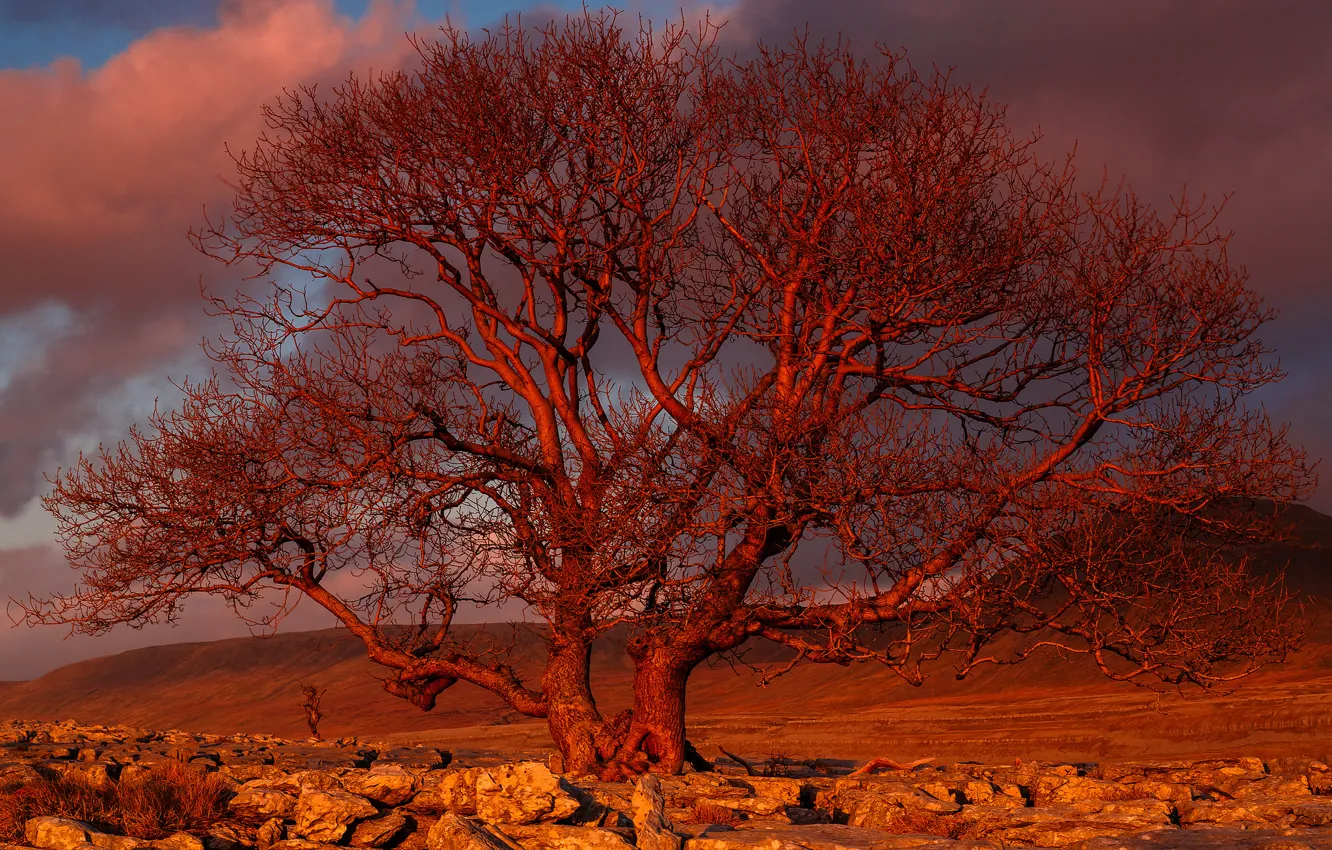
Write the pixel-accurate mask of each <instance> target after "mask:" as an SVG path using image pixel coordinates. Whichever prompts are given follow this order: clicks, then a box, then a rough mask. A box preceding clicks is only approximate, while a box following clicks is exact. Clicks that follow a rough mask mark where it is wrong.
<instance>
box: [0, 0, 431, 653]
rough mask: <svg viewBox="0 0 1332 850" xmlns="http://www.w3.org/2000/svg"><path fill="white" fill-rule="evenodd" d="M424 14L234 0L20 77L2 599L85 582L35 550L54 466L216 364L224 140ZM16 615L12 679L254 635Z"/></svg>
mask: <svg viewBox="0 0 1332 850" xmlns="http://www.w3.org/2000/svg"><path fill="white" fill-rule="evenodd" d="M410 15H411V9H410V6H409V4H406V3H392V2H378V3H376V4H374V5H373V6H372V7H371V9H370V11H369V12H368V13H367V14H366V15H365V16H364V17H363V18H362V19H361V20H359V21H353V20H351V19H349V18H346V17H343V16H341V15H339V14H337V12H336V11H335V9H334V7H333V3H332V2H331V0H284V2H275V0H241V2H229V3H225V4H223V7H222V11H221V12H220V14H219V19H218V22H217V24H216V25H215V26H212V27H207V28H197V27H173V28H165V29H159V30H156V31H154V32H151V33H149V34H148V35H146V36H145V37H143V38H141V39H139V40H137V41H135V42H134V43H133V44H131V46H130V47H129V48H128V49H127V50H126V51H124V52H123V53H121V54H119V55H117V56H115V57H113V58H112V59H111V60H109V61H108V62H107V63H106V64H105V65H103V66H101V67H99V68H97V69H95V70H92V71H84V70H83V69H81V68H80V67H79V66H78V64H77V63H75V62H73V61H70V60H62V61H58V62H56V63H54V64H53V65H51V66H50V67H47V68H42V69H36V70H21V71H20V70H6V71H0V114H4V115H6V116H7V121H6V128H7V132H5V133H3V134H0V198H3V199H4V202H3V204H0V256H3V257H4V272H3V275H0V328H3V327H6V325H5V323H6V322H8V323H9V325H8V326H10V327H15V328H19V329H21V332H20V333H16V334H15V339H18V338H19V337H21V342H22V344H21V345H18V344H15V345H0V378H3V380H0V514H3V515H4V516H6V517H11V518H13V519H12V520H11V521H9V522H8V525H7V529H8V534H9V535H10V537H9V539H8V540H6V539H5V538H4V537H3V536H0V598H7V597H9V596H20V597H21V596H25V595H26V594H27V592H28V591H30V590H32V591H36V592H39V593H43V592H49V591H51V590H55V589H69V588H70V587H71V586H72V584H73V580H74V578H75V576H74V574H73V573H71V572H70V571H69V570H67V569H65V568H64V567H63V564H62V561H61V558H60V557H59V555H58V553H57V551H56V549H55V548H54V546H53V545H37V546H32V545H29V544H31V542H32V538H33V536H34V535H33V534H31V533H29V532H28V530H27V529H26V528H25V527H20V526H19V524H20V523H21V522H23V521H24V520H23V518H30V517H32V516H33V514H34V511H33V505H32V500H33V498H34V497H35V496H36V494H37V493H38V492H40V491H41V489H43V488H44V486H45V485H44V483H43V482H42V479H41V474H42V473H43V472H50V471H53V470H54V468H55V466H56V465H58V464H62V463H63V464H68V462H69V460H70V459H71V458H70V455H71V453H72V451H73V450H74V449H75V448H76V446H78V445H86V444H88V443H90V442H91V443H95V442H96V440H98V439H109V440H114V439H117V438H118V437H120V436H121V435H122V434H123V431H124V428H125V427H126V426H127V425H128V424H129V423H130V422H131V421H134V420H142V419H144V418H146V414H147V412H148V411H149V410H150V409H151V407H152V404H153V396H154V395H155V394H159V393H162V394H164V395H165V398H164V403H167V404H169V403H170V402H171V398H170V390H171V387H170V384H169V383H167V382H166V380H165V375H166V374H167V373H170V374H172V375H174V376H176V377H181V376H182V375H183V374H184V373H187V372H188V373H192V374H196V375H197V374H199V373H200V372H201V371H204V370H205V369H206V367H207V364H206V363H203V362H202V361H201V359H200V357H199V354H198V343H199V340H200V339H201V338H202V337H203V336H204V335H206V334H208V333H209V332H210V328H209V325H208V321H207V319H206V317H205V316H204V313H203V309H202V302H201V301H200V299H199V282H200V279H201V277H202V278H203V279H204V280H206V281H208V282H209V283H210V284H211V285H216V286H217V287H219V288H222V287H226V288H234V287H235V286H236V285H238V284H240V281H239V280H238V279H236V277H234V272H225V275H226V276H223V274H224V272H223V270H221V269H220V268H219V267H218V266H217V264H216V263H213V262H212V261H210V260H207V259H206V258H204V257H202V256H200V255H199V254H197V253H196V252H195V251H194V250H193V249H192V248H191V247H190V245H189V243H188V240H187V237H186V234H187V232H188V230H189V228H190V227H191V226H195V225H198V224H199V223H200V222H201V220H202V216H203V209H204V207H205V205H207V206H208V208H209V209H210V210H215V211H220V210H221V208H222V207H224V206H225V204H226V201H227V199H228V196H229V190H228V189H227V188H226V186H225V185H224V184H223V181H222V177H223V176H224V175H228V174H230V173H231V170H232V169H231V162H230V160H229V158H228V156H227V153H226V150H225V149H224V145H225V144H230V145H232V146H233V149H236V148H243V147H245V146H246V145H248V144H250V143H251V142H252V141H253V140H254V139H255V137H256V136H257V135H258V133H259V132H260V130H261V129H262V124H261V115H260V106H261V105H262V104H263V103H265V102H267V101H270V100H271V99H272V98H274V97H275V96H276V95H277V94H278V93H279V92H280V91H281V90H282V89H283V87H291V86H294V85H297V84H301V83H315V82H317V83H320V84H336V83H337V82H340V81H341V80H343V79H345V77H346V75H347V73H348V72H349V71H352V70H354V71H356V72H357V73H359V74H365V73H367V72H368V71H370V70H372V69H373V70H375V71H378V70H381V69H387V68H394V67H400V66H401V65H402V64H403V62H404V61H405V60H406V59H407V58H408V56H409V55H411V52H412V49H411V46H410V44H409V43H408V41H407V39H406V38H405V35H404V32H405V30H406V29H407V28H408V26H409V24H410V22H411V21H410ZM27 521H28V522H31V520H30V519H29V520H27ZM5 528H6V525H5V524H4V523H0V535H4V534H5ZM15 547H18V548H15ZM215 609H216V610H215ZM301 622H303V623H304V624H305V625H306V627H311V626H314V625H326V624H327V622H326V620H324V619H322V618H315V619H309V618H306V620H304V621H300V622H298V625H300V623H301ZM6 625H7V624H0V678H15V677H24V676H28V675H33V674H35V673H39V672H41V671H42V670H44V669H47V668H49V667H50V666H52V665H54V664H56V663H59V662H63V661H67V660H72V659H74V658H80V657H87V656H88V655H92V654H101V653H104V652H110V651H116V650H118V649H122V648H126V647H128V646H131V645H143V644H144V643H154V642H158V643H160V642H170V641H175V640H199V639H209V638H213V637H220V636H223V635H226V634H236V633H238V631H239V632H241V633H243V626H241V625H240V624H239V623H238V622H237V621H236V620H235V619H234V617H232V616H231V615H230V613H229V612H227V611H225V610H222V609H221V608H220V607H219V606H210V605H208V604H207V603H205V604H201V605H198V606H194V607H192V608H191V610H190V612H189V616H188V617H187V618H186V621H185V623H184V625H183V626H182V628H180V629H174V630H172V629H165V628H159V629H149V630H146V631H143V632H131V631H126V632H125V633H124V634H123V635H115V636H112V637H111V638H108V639H104V640H103V639H99V640H96V641H94V640H92V639H72V640H70V641H62V640H61V638H62V637H63V634H62V633H61V632H60V630H58V629H41V630H27V629H9V628H7V627H5V626H6Z"/></svg>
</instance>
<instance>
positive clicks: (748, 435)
mask: <svg viewBox="0 0 1332 850" xmlns="http://www.w3.org/2000/svg"><path fill="white" fill-rule="evenodd" d="M714 34H715V31H714V30H713V29H712V28H710V27H709V26H707V25H703V26H701V27H699V28H697V29H694V30H691V29H689V28H687V27H684V26H679V27H670V28H667V29H666V30H664V31H661V32H653V31H651V30H649V29H646V28H645V29H642V30H640V31H637V32H627V31H625V30H624V29H623V28H622V27H621V25H620V23H619V21H618V20H617V18H616V17H615V16H614V15H612V14H602V13H585V14H583V15H579V16H574V17H572V18H570V19H568V20H567V21H566V22H565V23H563V24H558V25H551V26H549V27H547V28H544V29H541V30H536V31H532V30H525V29H522V28H520V27H518V26H512V27H505V28H503V29H501V30H499V31H497V32H495V33H492V34H487V35H485V36H484V37H480V38H475V39H474V38H471V37H469V36H467V35H466V34H464V33H462V32H460V31H458V30H456V29H449V28H446V29H445V30H444V31H443V32H442V35H441V37H440V39H439V40H438V41H421V42H418V43H417V48H418V52H419V62H418V66H417V67H416V68H415V69H414V70H411V71H407V70H404V71H399V72H392V73H386V74H383V75H380V76H378V77H375V78H372V79H363V78H360V77H356V76H353V77H351V78H349V79H348V81H347V82H346V83H345V84H343V85H341V86H340V87H338V88H336V89H334V90H333V91H331V92H328V93H324V92H321V91H318V90H316V89H313V88H309V89H297V90H294V91H289V92H287V93H285V94H284V95H283V96H282V97H281V98H279V99H278V100H277V101H276V102H275V103H273V104H272V105H270V106H269V107H267V108H266V112H265V114H266V117H267V119H268V126H269V130H268V132H267V133H266V134H265V135H264V136H262V137H261V138H259V139H258V140H257V141H256V142H255V144H254V145H253V146H252V147H251V148H250V149H248V150H247V151H246V152H244V153H242V154H240V155H239V156H237V157H236V158H235V164H236V171H237V176H236V178H235V201H234V204H233V207H232V209H231V210H230V211H229V212H228V214H227V215H225V216H224V217H222V218H221V219H219V220H214V221H210V222H209V223H208V225H207V226H205V227H204V228H202V229H201V230H200V231H199V232H197V233H196V234H195V239H196V242H197V244H198V245H199V247H200V248H201V249H202V250H203V251H204V252H205V253H207V254H209V255H211V256H213V257H216V258H218V259H221V260H223V261H224V262H227V263H229V264H233V265H234V266H235V267H236V268H237V269H238V270H239V269H255V268H257V269H258V272H259V275H260V277H261V278H263V279H265V280H268V281H269V282H270V284H271V289H270V290H269V292H268V294H267V295H258V294H253V293H252V294H249V295H246V294H244V292H240V293H238V294H236V295H235V296H227V297H217V298H214V299H213V300H212V301H211V304H212V306H213V308H214V309H216V310H217V311H219V312H220V313H221V314H223V315H224V316H226V317H228V318H230V319H231V329H230V332H229V333H228V334H226V335H224V336H223V338H222V339H220V340H219V341H218V342H217V343H215V344H214V345H213V346H212V348H211V353H212V355H213V357H214V359H215V361H216V363H217V364H218V367H219V374H218V375H217V376H216V377H215V378H214V379H212V380H206V381H202V382H198V383H190V384H186V385H185V400H184V402H183V404H182V406H181V407H180V408H179V409H178V410H175V411H168V412H161V413H158V414H157V415H156V416H155V417H154V418H153V419H152V421H151V422H150V423H149V426H148V427H147V428H146V429H144V430H136V431H134V432H132V433H131V434H130V436H129V438H128V439H127V440H126V441H125V442H124V443H122V444H121V445H119V446H116V447H111V448H107V449H104V450H103V451H102V452H101V453H100V454H99V455H97V456H95V457H86V458H83V459H81V460H80V462H79V463H78V464H77V465H76V466H74V467H73V468H72V469H70V470H67V471H63V472H61V473H59V474H58V475H57V476H56V477H55V478H54V479H53V484H54V490H53V492H52V494H51V495H50V496H49V497H48V499H47V500H46V504H47V507H48V509H50V510H51V511H52V512H53V513H54V514H55V515H56V517H57V520H58V523H59V533H60V536H61V540H62V542H63V543H64V545H65V548H66V551H67V553H68V555H69V558H70V561H71V564H72V565H73V566H75V567H76V568H77V569H78V570H80V572H81V575H82V580H83V584H82V585H81V586H80V587H79V588H78V589H77V590H76V591H75V592H74V593H72V594H71V595H68V596H62V597H57V598H55V599H51V600H44V601H43V600H32V601H30V602H29V603H27V606H26V610H27V612H28V615H29V618H30V619H31V620H32V621H40V622H62V623H70V624H73V625H74V627H75V628H77V629H79V630H82V631H88V632H100V631H103V630H105V629H108V628H111V627H113V626H114V625H116V624H121V623H143V622H147V621H152V620H157V619H162V618H168V619H169V618H171V617H173V616H175V615H176V614H178V612H179V610H180V606H181V604H182V603H183V602H184V601H185V600H186V599H187V598H188V597H189V596H191V595H193V594H213V595H219V596H221V597H223V598H225V599H227V600H228V601H229V602H231V603H232V604H233V606H234V607H235V608H236V609H237V611H238V613H240V614H242V615H243V616H246V617H248V618H250V619H252V620H253V621H256V622H265V623H270V624H271V623H273V622H275V621H276V620H277V619H280V617H281V616H282V614H283V613H284V612H285V611H286V610H287V606H286V602H287V601H289V600H292V599H295V598H305V599H309V600H311V601H313V602H315V603H317V604H318V605H320V606H323V607H324V608H325V609H327V610H328V611H329V612H331V613H332V614H333V615H334V616H335V617H337V619H338V620H339V621H340V622H341V623H342V624H343V625H345V626H346V627H347V628H348V629H349V630H350V631H351V632H352V633H353V634H354V635H356V636H357V637H358V638H360V639H361V640H362V641H364V642H365V645H366V647H367V650H368V652H369V655H370V658H371V659H372V660H373V661H375V662H377V663H378V664H380V665H383V666H384V668H386V670H387V671H388V676H387V678H386V680H385V687H386V688H388V689H389V690H390V691H391V692H393V693H395V694H398V695H400V696H402V697H404V698H406V699H409V700H411V701H412V702H414V703H416V704H417V705H419V706H421V707H422V708H425V709H429V708H431V707H433V706H434V705H435V704H436V701H437V700H438V699H439V698H441V696H442V695H444V694H446V692H447V690H448V688H449V687H450V686H451V685H453V684H454V683H455V682H457V681H460V680H462V681H468V682H472V683H475V684H477V685H479V686H481V687H483V688H487V689H489V690H491V691H493V692H494V693H496V694H498V695H499V696H501V697H502V698H503V699H505V700H506V701H507V702H508V703H509V704H510V705H511V706H512V707H513V708H514V709H516V710H517V711H519V712H521V713H523V714H525V715H528V716H532V717H543V718H546V719H547V720H548V722H549V724H550V728H551V733H552V735H553V737H554V740H555V742H556V744H557V745H558V746H559V747H560V749H561V751H562V752H563V753H564V755H565V758H566V765H568V766H569V768H570V769H571V770H574V771H577V772H597V773H601V774H602V775H607V776H612V775H622V774H625V773H633V772H639V771H642V770H646V769H653V770H662V771H677V770H679V769H680V768H681V765H682V763H683V761H684V759H685V758H686V755H687V754H688V750H687V743H686V740H685V712H684V709H685V683H686V681H687V679H688V676H689V674H690V672H691V671H692V670H693V669H694V668H695V667H696V666H697V665H698V664H700V663H702V662H704V661H705V660H707V659H709V658H711V657H714V656H716V655H718V654H723V653H728V652H732V651H735V650H737V649H739V648H741V647H742V646H743V645H744V644H745V642H746V641H748V640H751V639H754V638H763V639H767V640H770V641H775V642H778V643H781V644H783V645H785V646H787V647H790V648H791V649H792V650H793V652H794V658H795V661H793V662H792V663H804V662H833V663H850V662H855V661H869V662H877V663H880V664H885V665H888V666H889V667H890V668H892V669H893V670H895V671H897V672H898V673H900V674H901V675H902V676H903V677H905V678H906V679H907V680H909V681H913V682H914V681H919V680H920V678H921V677H922V676H923V675H924V673H925V672H927V671H928V669H930V665H931V663H932V662H934V661H936V660H941V659H944V658H952V659H954V660H955V662H956V667H957V669H958V671H959V674H963V673H966V672H968V671H970V670H971V669H972V668H975V667H977V666H979V665H983V664H986V663H991V662H993V663H1008V662H1012V661H1016V660H1020V659H1021V657H1023V656H1025V654H1026V653H1027V652H1030V651H1033V650H1034V649H1035V648H1037V647H1041V646H1061V647H1065V648H1066V649H1068V650H1070V651H1073V652H1078V653H1084V654H1086V655H1087V656H1089V657H1090V658H1091V659H1092V661H1093V662H1094V663H1095V664H1097V665H1099V666H1100V668H1101V669H1102V670H1103V671H1104V672H1105V673H1106V674H1107V675H1109V676H1112V677H1116V678H1122V679H1127V680H1135V681H1138V680H1143V679H1150V680H1155V681H1164V682H1167V683H1174V684H1180V685H1201V686H1206V685H1208V684H1211V683H1213V682H1216V681H1219V680H1223V679H1226V678H1229V677H1233V676H1237V675H1242V674H1244V673H1246V672H1248V671H1251V670H1252V669H1254V668H1255V667H1256V666H1257V665H1260V664H1262V663H1265V662H1267V661H1269V660H1271V659H1274V658H1279V657H1281V656H1282V655H1283V654H1284V653H1285V652H1286V651H1287V650H1288V649H1289V648H1290V646H1291V645H1292V644H1293V641H1294V640H1295V639H1296V637H1297V635H1296V630H1295V629H1294V628H1293V624H1292V622H1291V615H1290V611H1289V609H1288V607H1287V606H1285V605H1284V604H1283V603H1284V595H1283V593H1282V591H1281V588H1280V586H1279V584H1276V583H1273V582H1271V581H1270V580H1266V579H1263V578H1262V577H1260V576H1257V575H1255V574H1253V573H1252V572H1251V571H1249V570H1248V569H1247V568H1246V564H1245V561H1244V557H1243V551H1244V548H1243V547H1244V545H1245V544H1246V543H1249V542H1252V541H1258V540H1264V539H1268V538H1270V537H1272V536H1274V535H1277V534H1279V533H1280V530H1281V527H1280V510H1279V509H1278V510H1272V509H1270V504H1271V503H1275V504H1276V505H1278V506H1279V505H1282V504H1286V503H1289V502H1291V501H1293V500H1297V499H1299V498H1301V497H1302V496H1303V495H1305V494H1307V493H1308V492H1309V490H1310V488H1311V486H1312V482H1313V477H1312V473H1311V471H1310V469H1309V467H1308V465H1307V463H1306V460H1305V457H1304V455H1303V453H1302V451H1301V450H1300V449H1298V448H1297V447H1294V446H1292V445H1291V444H1290V443H1289V442H1288V440H1287V437H1286V432H1285V430H1284V428H1282V427H1280V426H1279V425H1275V424H1273V423H1272V422H1270V421H1269V419H1268V418H1267V416H1266V415H1265V413H1264V412H1263V411H1262V410H1261V408H1258V407H1253V406H1249V405H1248V404H1247V403H1246V399H1247V397H1249V396H1250V395H1251V394H1252V393H1253V392H1254V391H1255V390H1257V389H1259V388H1261V387H1263V386H1265V385H1267V384H1270V383H1272V382H1274V381H1276V380H1278V379H1279V378H1280V371H1279V369H1278V368H1277V366H1276V365H1275V363H1274V361H1273V360H1272V358H1271V357H1270V352H1269V351H1268V350H1267V349H1266V348H1265V347H1264V346H1263V344H1262V343H1261V341H1260V340H1259V337H1258V335H1257V333H1258V330H1259V328H1260V327H1261V326H1262V325H1263V323H1264V322H1265V321H1267V319H1268V318H1270V311H1269V310H1268V309H1267V308H1266V307H1265V306H1264V305H1263V303H1262V301H1261V299H1260V298H1259V297H1258V296H1257V295H1256V294H1255V293H1254V292H1253V291H1252V290H1251V289H1250V288H1248V286H1247V282H1246V275H1245V273H1244V271H1243V269H1242V268H1239V267H1237V266H1234V265H1232V264H1231V262H1230V260H1229V257H1228V255H1227V234H1226V233H1225V232H1224V231H1222V230H1220V229H1219V228H1218V226H1217V224H1216V210H1214V209H1212V208H1210V207H1207V206H1206V205H1205V204H1202V205H1196V204H1194V203H1192V202H1190V201H1189V200H1187V199H1186V198H1184V197H1181V198H1180V199H1179V200H1178V201H1176V202H1175V203H1174V204H1173V206H1171V207H1169V208H1167V209H1164V210H1161V209H1157V208H1154V207H1152V206H1151V205H1149V204H1147V203H1145V202H1144V201H1142V200H1140V199H1139V198H1138V197H1137V196H1136V195H1135V194H1134V193H1133V192H1132V191H1131V190H1130V189H1128V188H1127V187H1126V186H1124V185H1109V184H1107V185H1100V186H1096V187H1092V188H1090V189H1088V187H1087V186H1085V185H1084V184H1083V183H1082V182H1080V181H1079V179H1078V173H1077V170H1076V168H1075V163H1074V161H1073V159H1072V158H1071V157H1069V158H1065V159H1060V160H1057V161H1054V162H1047V161H1045V160H1043V159H1041V158H1040V157H1039V156H1038V153H1037V144H1036V143H1037V139H1036V138H1035V137H1024V136H1020V135H1017V134H1015V133H1014V132H1013V130H1011V129H1010V128H1009V127H1008V125H1007V124H1006V123H1005V116H1004V110H1003V108H1002V107H1001V106H999V105H996V104H993V103H991V102H989V101H988V100H987V99H986V98H985V97H983V96H982V95H980V94H977V93H976V92H975V91H973V90H972V89H970V88H969V87H967V86H962V85H958V84H955V83H954V82H952V81H951V80H950V79H949V78H948V77H947V76H946V75H943V74H937V73H936V74H934V75H932V76H923V75H921V74H919V73H917V72H916V71H915V70H914V69H913V68H912V67H911V65H910V64H909V63H908V62H907V61H906V59H905V57H904V56H902V55H899V54H895V53H891V52H879V53H875V54H874V55H873V57H872V58H871V59H869V60H866V59H861V58H858V57H857V56H856V55H854V54H853V53H852V51H851V50H850V48H849V47H848V46H846V45H845V44H835V45H829V44H817V45H816V44H811V43H808V42H807V41H805V40H802V39H796V40H795V41H793V42H792V43H790V44H789V45H786V46H783V47H763V48H760V50H759V51H758V52H757V54H756V56H755V57H754V58H752V59H749V60H744V61H741V60H739V59H727V58H725V57H723V56H721V55H720V54H719V53H718V51H717V49H716V47H715V43H714V41H713V36H714ZM1260 504H1261V505H1263V506H1264V507H1263V509H1261V510H1255V509H1254V508H1255V505H1260ZM274 600H279V601H277V602H276V603H275V601H274ZM505 604H507V605H509V606H513V605H519V606H521V608H522V609H523V610H524V611H525V612H528V616H531V617H532V618H533V619H535V620H538V621H539V623H540V625H541V629H542V634H543V636H544V639H545V642H546V645H547V657H546V659H545V660H544V665H543V666H542V671H541V673H540V675H539V676H537V677H534V678H529V677H525V676H524V675H523V674H522V673H521V672H520V670H519V669H518V667H516V666H515V665H514V663H513V661H512V659H511V658H509V657H508V655H507V653H508V650H509V649H510V647H509V646H508V645H507V644H505V643H503V642H502V641H499V640H498V639H494V640H487V641H481V642H477V641H463V640H460V639H458V638H457V637H456V636H455V633H454V631H453V630H451V628H450V627H451V625H452V624H453V623H454V621H455V618H456V617H457V616H458V614H459V611H460V610H462V609H464V608H466V607H468V606H492V605H505ZM504 610H512V607H510V608H509V609H504ZM617 626H619V627H624V628H627V629H628V630H629V632H630V635H631V637H630V641H629V645H628V652H629V654H630V656H631V658H632V660H633V662H634V667H635V679H634V706H633V708H632V709H631V710H630V711H627V712H624V713H622V714H620V715H617V716H614V717H608V716H605V715H603V713H602V712H601V710H600V709H599V707H598V705H597V700H596V695H595V694H594V692H593V688H592V685H591V680H590V677H589V669H588V668H589V658H590V651H591V646H592V644H593V642H594V641H595V640H597V638H598V637H599V636H601V635H603V634H605V633H606V631H607V630H609V629H611V628H614V627H617ZM1013 632H1017V633H1027V634H1030V635H1031V639H1030V640H1027V641H1025V642H1022V643H1021V644H1019V646H1020V647H1021V649H1019V650H1018V651H1017V653H1016V655H1013V654H1011V653H1010V654H1000V653H997V651H996V649H995V647H996V643H995V639H996V638H997V637H999V636H1001V635H1004V634H1009V633H1013ZM774 672H780V671H774Z"/></svg>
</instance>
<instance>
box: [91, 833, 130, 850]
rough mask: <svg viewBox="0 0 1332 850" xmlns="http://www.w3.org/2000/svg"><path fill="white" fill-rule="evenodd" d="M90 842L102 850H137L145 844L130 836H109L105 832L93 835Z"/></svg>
mask: <svg viewBox="0 0 1332 850" xmlns="http://www.w3.org/2000/svg"><path fill="white" fill-rule="evenodd" d="M89 841H90V842H91V843H92V845H93V846H94V847H99V848H101V850H135V848H137V847H140V846H141V845H142V844H143V843H144V842H142V841H140V840H139V839H137V838H132V837H130V836H128V835H109V834H107V833H105V832H94V833H91V834H90V837H89Z"/></svg>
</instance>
